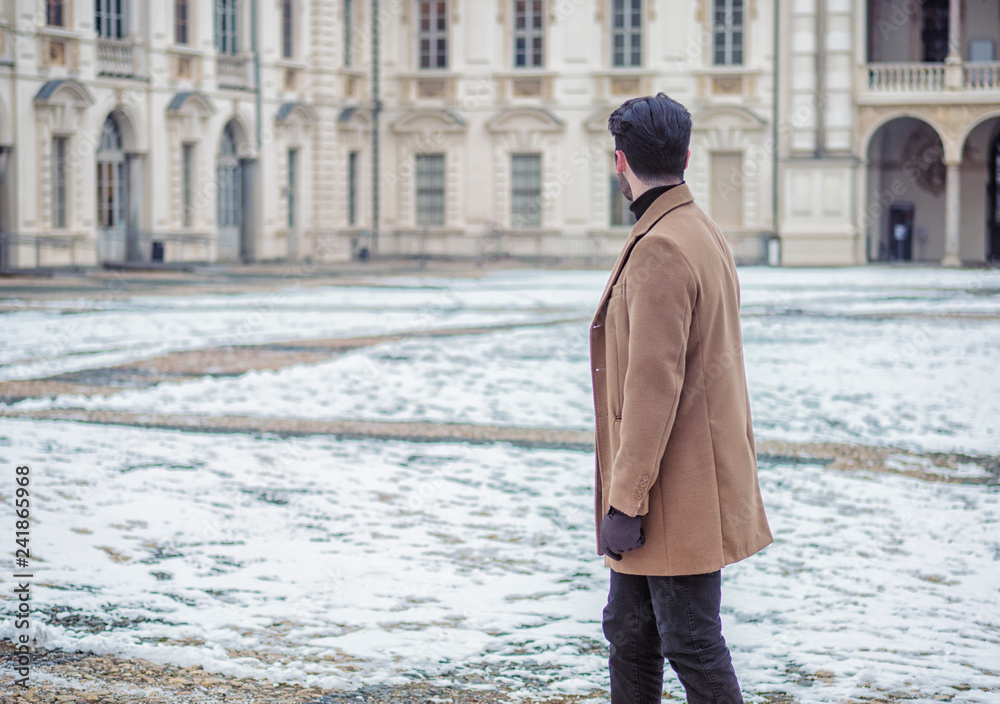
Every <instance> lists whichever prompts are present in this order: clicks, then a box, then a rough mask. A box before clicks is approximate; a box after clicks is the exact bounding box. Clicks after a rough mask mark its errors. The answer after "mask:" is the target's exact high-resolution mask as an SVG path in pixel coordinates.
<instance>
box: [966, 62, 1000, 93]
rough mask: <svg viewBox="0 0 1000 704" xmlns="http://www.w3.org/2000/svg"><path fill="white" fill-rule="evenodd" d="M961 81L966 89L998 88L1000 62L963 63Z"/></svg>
mask: <svg viewBox="0 0 1000 704" xmlns="http://www.w3.org/2000/svg"><path fill="white" fill-rule="evenodd" d="M962 82H963V85H965V87H966V89H968V90H1000V62H990V63H973V64H965V65H964V66H962Z"/></svg>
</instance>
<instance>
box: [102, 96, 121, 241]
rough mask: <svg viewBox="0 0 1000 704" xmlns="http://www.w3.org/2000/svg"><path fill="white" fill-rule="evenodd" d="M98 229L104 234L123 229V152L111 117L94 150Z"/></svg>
mask: <svg viewBox="0 0 1000 704" xmlns="http://www.w3.org/2000/svg"><path fill="white" fill-rule="evenodd" d="M97 226H98V227H99V228H101V229H103V230H116V229H119V228H123V227H124V226H125V151H124V150H123V149H122V137H121V132H120V131H119V130H118V123H116V122H115V119H114V118H113V117H111V116H110V115H109V116H108V118H107V119H106V120H105V121H104V129H103V130H102V131H101V141H100V144H98V147H97Z"/></svg>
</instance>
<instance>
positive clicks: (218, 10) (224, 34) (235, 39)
mask: <svg viewBox="0 0 1000 704" xmlns="http://www.w3.org/2000/svg"><path fill="white" fill-rule="evenodd" d="M238 2H239V0H215V48H216V49H218V51H219V53H221V54H235V53H237V52H238V51H239V50H240V47H239V13H238V11H237V3H238Z"/></svg>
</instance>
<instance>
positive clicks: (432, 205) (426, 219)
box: [417, 154, 444, 226]
mask: <svg viewBox="0 0 1000 704" xmlns="http://www.w3.org/2000/svg"><path fill="white" fill-rule="evenodd" d="M417 224H418V225H432V226H433V225H444V154H417Z"/></svg>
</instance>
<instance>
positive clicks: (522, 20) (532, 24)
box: [514, 0, 544, 68]
mask: <svg viewBox="0 0 1000 704" xmlns="http://www.w3.org/2000/svg"><path fill="white" fill-rule="evenodd" d="M543 37H544V31H543V24H542V0H514V66H515V67H517V68H525V67H530V68H537V67H539V66H541V65H542V42H543Z"/></svg>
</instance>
